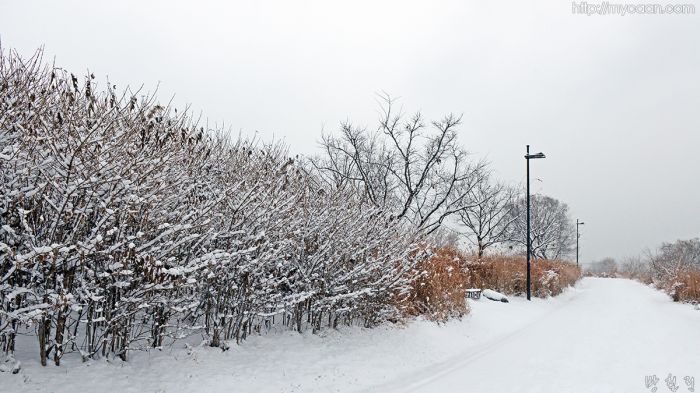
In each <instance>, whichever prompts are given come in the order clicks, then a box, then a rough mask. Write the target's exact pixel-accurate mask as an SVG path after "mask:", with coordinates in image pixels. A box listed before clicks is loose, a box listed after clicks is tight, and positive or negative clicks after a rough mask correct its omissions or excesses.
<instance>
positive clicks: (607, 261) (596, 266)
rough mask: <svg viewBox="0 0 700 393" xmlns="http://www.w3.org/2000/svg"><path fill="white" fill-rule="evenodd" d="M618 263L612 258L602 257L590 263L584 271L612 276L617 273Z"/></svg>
mask: <svg viewBox="0 0 700 393" xmlns="http://www.w3.org/2000/svg"><path fill="white" fill-rule="evenodd" d="M617 270H618V264H617V261H615V259H613V258H609V257H608V258H603V259H601V260H600V261H596V262H593V263H591V264H590V266H589V267H588V269H586V271H587V272H588V273H591V274H595V275H602V276H612V275H615V274H616V273H617Z"/></svg>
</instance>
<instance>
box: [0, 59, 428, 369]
mask: <svg viewBox="0 0 700 393" xmlns="http://www.w3.org/2000/svg"><path fill="white" fill-rule="evenodd" d="M0 52H1V51H0ZM315 173H316V171H315V170H311V169H309V168H307V167H306V165H305V164H303V163H302V162H300V161H299V160H295V159H290V158H289V157H288V155H287V151H286V148H285V147H284V146H282V145H264V144H261V143H259V142H256V141H253V140H246V139H241V138H239V139H237V140H231V139H229V138H228V137H227V136H224V135H223V134H222V133H217V132H216V131H211V130H207V129H204V128H202V127H200V126H198V124H197V123H196V122H195V121H193V119H192V118H191V117H190V116H189V115H187V114H185V113H181V112H180V113H178V112H177V111H176V110H175V109H172V108H169V107H163V106H160V105H158V104H156V103H155V101H154V98H153V97H152V96H145V97H141V98H137V97H136V93H132V92H130V91H129V90H127V91H126V92H125V93H121V94H120V93H118V92H117V89H116V87H115V86H107V87H106V89H97V88H96V85H95V82H94V76H92V75H88V76H86V77H76V76H74V75H72V74H69V73H67V72H66V71H63V70H61V69H57V68H54V67H50V66H46V65H44V64H43V63H42V60H41V57H40V55H36V56H34V57H32V58H31V59H21V58H19V57H18V56H17V55H16V54H13V53H4V52H3V54H2V59H1V61H0V345H1V346H2V349H3V350H4V351H5V352H12V351H14V349H15V345H16V340H15V336H16V334H18V332H21V331H24V330H29V331H31V332H33V333H34V334H36V337H37V340H38V341H39V343H38V344H39V345H38V347H39V352H40V357H41V361H42V364H46V362H47V360H48V359H51V358H52V359H53V361H54V362H55V363H56V364H57V365H58V364H59V362H60V359H61V357H62V356H63V354H64V353H66V352H68V351H79V352H80V353H81V354H82V356H83V357H85V358H91V357H95V356H119V357H121V358H123V359H126V358H127V354H128V351H129V350H133V349H143V348H148V347H159V346H162V345H164V344H166V343H168V342H172V340H173V339H177V338H181V337H184V336H188V335H191V334H202V335H203V336H204V338H205V339H206V340H208V341H209V342H210V343H211V345H214V346H216V345H220V346H224V345H225V340H232V339H235V340H241V339H244V338H245V337H246V336H247V335H249V334H251V333H252V332H259V331H261V330H265V329H269V328H271V327H273V326H285V327H287V328H290V329H297V330H299V331H301V330H304V329H307V328H311V329H313V330H318V329H321V328H322V327H324V326H337V325H338V324H343V323H363V324H366V325H372V324H374V323H377V322H379V321H381V320H382V319H384V318H388V317H395V316H397V315H398V313H399V310H397V309H396V306H394V304H395V303H396V302H395V301H394V300H393V299H395V296H396V295H397V293H399V294H400V293H401V292H402V291H405V290H406V289H407V288H408V286H409V282H410V280H411V274H410V272H411V271H412V269H413V267H414V265H415V261H416V259H417V258H418V254H417V251H416V247H415V244H417V242H418V239H417V237H416V236H417V235H416V233H418V232H417V231H416V230H415V229H414V227H412V226H410V224H408V223H406V222H404V221H402V220H397V219H396V218H395V217H391V216H389V215H387V214H383V212H382V211H383V210H381V209H380V207H377V206H374V205H371V204H367V203H363V201H362V200H363V196H362V195H360V194H359V193H358V192H357V191H356V190H355V189H353V188H350V187H346V188H344V187H332V186H328V184H327V183H325V182H322V181H320V180H319V179H318V178H317V177H318V176H317V175H315Z"/></svg>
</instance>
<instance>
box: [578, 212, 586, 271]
mask: <svg viewBox="0 0 700 393" xmlns="http://www.w3.org/2000/svg"><path fill="white" fill-rule="evenodd" d="M583 224H585V222H583V221H579V220H578V218H577V219H576V267H578V238H579V236H580V235H579V234H578V226H579V225H583Z"/></svg>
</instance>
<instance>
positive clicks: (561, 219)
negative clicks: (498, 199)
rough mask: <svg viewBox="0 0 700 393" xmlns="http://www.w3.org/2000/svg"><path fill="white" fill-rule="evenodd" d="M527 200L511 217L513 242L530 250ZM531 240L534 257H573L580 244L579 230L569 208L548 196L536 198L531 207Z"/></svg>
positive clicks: (522, 200)
mask: <svg viewBox="0 0 700 393" xmlns="http://www.w3.org/2000/svg"><path fill="white" fill-rule="evenodd" d="M526 208H527V206H526V200H525V198H520V199H518V200H517V201H516V204H515V208H514V209H512V210H510V214H511V215H513V216H515V217H516V219H515V220H514V221H513V222H512V225H511V232H510V235H509V236H510V240H511V241H512V242H513V243H514V244H516V245H519V246H521V247H526V246H527V223H526V214H525V213H526V212H525V209H526ZM530 222H531V230H530V239H531V245H532V255H534V256H535V257H536V258H542V259H558V258H565V257H567V256H570V255H571V254H572V252H573V250H574V246H575V244H576V229H575V227H574V224H573V222H572V220H571V218H570V217H569V207H568V206H567V205H566V204H565V203H563V202H561V201H559V200H557V199H555V198H552V197H549V196H546V195H533V196H532V197H531V203H530Z"/></svg>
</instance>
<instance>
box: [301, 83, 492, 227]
mask: <svg viewBox="0 0 700 393" xmlns="http://www.w3.org/2000/svg"><path fill="white" fill-rule="evenodd" d="M381 99H382V104H381V112H380V113H381V115H380V121H379V127H378V129H377V130H375V131H368V130H367V129H366V128H358V127H355V126H353V125H352V124H351V123H344V124H342V127H341V133H340V135H339V136H331V135H324V136H323V139H322V146H323V148H324V153H325V154H324V156H323V157H322V158H317V159H314V160H312V163H313V165H314V167H315V168H316V169H317V170H319V172H320V173H321V174H322V176H323V177H324V178H325V179H326V182H327V183H328V184H329V185H331V186H333V187H336V188H345V187H349V188H353V189H355V190H357V191H359V192H360V193H361V194H362V195H363V200H364V202H365V203H368V204H371V205H372V206H374V207H376V208H379V209H381V210H382V211H384V212H385V213H388V214H391V215H392V216H393V217H394V218H396V219H399V220H403V219H405V220H408V221H409V222H410V223H412V224H413V225H414V226H415V227H417V228H419V229H420V230H423V231H424V232H425V233H431V232H433V231H435V230H436V229H437V228H438V227H440V225H441V224H442V223H443V222H444V221H445V219H446V218H447V217H449V216H451V215H452V214H455V213H458V212H459V211H460V210H461V209H462V208H463V207H464V206H465V205H468V204H469V203H468V201H467V199H468V198H469V197H470V194H471V190H472V188H473V187H475V186H476V185H477V184H479V182H481V181H482V180H483V171H482V168H483V167H484V164H483V162H476V163H475V162H472V161H471V160H470V159H469V156H468V154H467V152H466V151H465V150H464V149H462V148H461V147H460V146H459V144H458V143H457V130H456V129H457V126H458V125H459V124H460V121H461V117H459V116H455V115H452V114H450V115H447V116H445V117H444V118H443V119H442V120H439V121H433V122H431V123H430V125H431V126H432V127H430V128H429V127H427V126H426V123H425V121H424V119H423V116H422V115H421V114H420V113H416V114H414V115H413V116H410V117H409V118H405V116H403V114H402V113H400V112H397V111H396V110H395V109H394V101H393V100H392V99H391V98H390V97H388V96H386V95H383V96H381Z"/></svg>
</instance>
